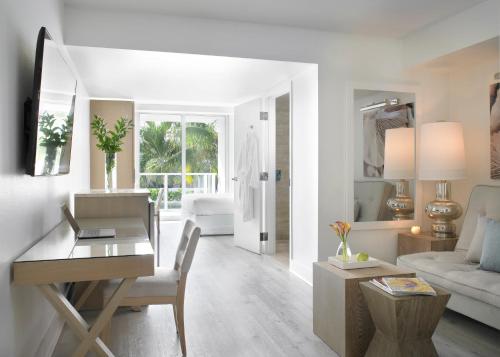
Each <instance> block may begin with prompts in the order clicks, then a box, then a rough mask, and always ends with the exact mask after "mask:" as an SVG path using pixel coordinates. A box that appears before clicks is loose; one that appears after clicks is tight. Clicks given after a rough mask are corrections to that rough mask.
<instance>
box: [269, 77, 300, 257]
mask: <svg viewBox="0 0 500 357" xmlns="http://www.w3.org/2000/svg"><path fill="white" fill-rule="evenodd" d="M285 94H290V118H289V121H290V122H289V125H290V131H289V133H288V135H289V148H290V152H289V160H290V167H289V173H290V177H289V179H290V187H289V191H288V192H289V195H290V198H289V205H290V208H289V214H290V219H289V222H290V226H289V228H288V229H289V232H290V243H289V245H290V257H289V259H290V258H291V257H292V246H293V245H292V239H293V233H292V220H291V217H292V175H291V173H292V172H293V171H292V163H293V160H292V145H293V143H292V129H293V128H292V115H293V110H292V81H291V80H287V81H285V82H282V83H280V84H279V85H277V86H275V87H274V88H272V89H271V90H270V91H269V92H268V93H266V95H265V96H264V98H265V100H264V110H265V111H267V112H268V129H269V130H268V133H269V138H268V142H269V165H268V170H269V181H268V185H267V190H266V195H265V200H264V212H265V217H264V222H265V227H264V231H267V233H268V242H267V245H266V246H265V251H263V253H265V254H269V255H273V254H276V98H277V97H280V96H282V95H285Z"/></svg>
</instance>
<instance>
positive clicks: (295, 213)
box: [290, 67, 319, 282]
mask: <svg viewBox="0 0 500 357" xmlns="http://www.w3.org/2000/svg"><path fill="white" fill-rule="evenodd" d="M318 134H319V133H318V68H317V67H313V68H311V69H308V70H307V71H305V72H303V73H301V74H299V75H297V76H296V77H294V78H293V79H292V149H291V151H292V160H291V179H292V193H291V194H292V201H291V215H292V234H293V236H292V246H291V247H290V248H291V261H290V269H291V270H292V271H293V272H295V273H296V274H298V275H299V276H301V277H302V278H303V279H304V280H306V281H308V282H312V265H311V262H314V261H316V260H318V250H317V247H318V192H319V188H318V166H319V162H318V145H317V142H318Z"/></svg>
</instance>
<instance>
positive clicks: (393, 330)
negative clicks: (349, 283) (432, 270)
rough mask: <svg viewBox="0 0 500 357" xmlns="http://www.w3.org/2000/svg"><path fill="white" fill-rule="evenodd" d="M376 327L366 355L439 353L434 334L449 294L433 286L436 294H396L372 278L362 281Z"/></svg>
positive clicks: (413, 356)
mask: <svg viewBox="0 0 500 357" xmlns="http://www.w3.org/2000/svg"><path fill="white" fill-rule="evenodd" d="M360 286H361V291H363V295H364V296H365V300H366V303H367V304H368V308H369V310H370V315H371V317H372V319H373V322H374V324H375V327H376V331H375V335H374V337H373V339H372V341H371V342H370V345H369V347H368V350H367V351H366V356H367V357H376V356H377V357H378V356H394V357H418V356H435V357H437V356H438V354H437V352H436V348H435V347H434V344H433V343H432V339H431V338H432V334H433V333H434V330H435V329H436V326H437V324H438V322H439V319H440V318H441V315H442V314H443V312H444V310H445V308H446V304H447V303H448V300H449V299H450V294H449V293H448V292H446V291H445V290H443V289H438V288H436V287H433V288H434V290H436V292H437V296H423V295H411V296H393V295H391V294H388V293H386V292H385V291H383V290H382V289H380V288H378V287H376V286H374V285H373V284H372V283H370V282H363V283H360Z"/></svg>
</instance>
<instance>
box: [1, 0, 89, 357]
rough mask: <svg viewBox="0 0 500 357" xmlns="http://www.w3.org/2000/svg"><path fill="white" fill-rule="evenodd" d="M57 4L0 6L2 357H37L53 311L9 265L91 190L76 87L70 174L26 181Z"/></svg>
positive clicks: (57, 28) (84, 119)
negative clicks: (33, 113) (76, 195)
mask: <svg viewBox="0 0 500 357" xmlns="http://www.w3.org/2000/svg"><path fill="white" fill-rule="evenodd" d="M61 15H62V9H61V8H60V7H59V5H58V2H57V1H37V0H31V1H22V2H20V1H15V0H7V1H1V2H0V48H1V49H2V50H1V51H0V78H1V80H0V120H1V123H2V130H0V197H1V201H2V204H1V206H0V227H2V234H1V236H0V246H1V249H0V316H1V328H0V331H1V332H0V356H2V357H12V356H20V357H21V356H22V357H25V356H26V357H29V356H34V355H40V353H41V352H40V353H37V352H36V351H37V348H38V346H39V344H40V341H41V339H42V337H43V336H44V334H45V332H46V331H47V329H48V328H49V324H50V322H51V320H52V319H53V317H54V316H55V312H54V310H53V309H52V307H51V306H49V304H48V303H46V302H45V300H44V299H43V298H42V296H41V294H40V293H39V292H38V291H37V290H36V289H35V288H31V287H15V286H12V285H11V283H10V266H11V262H12V261H13V260H14V259H15V258H16V257H17V256H18V255H20V254H21V253H22V252H23V251H24V250H25V249H27V248H28V247H29V246H31V245H32V244H33V243H34V242H35V241H36V240H38V239H39V238H41V237H42V236H43V235H44V234H45V233H47V232H48V231H49V230H50V229H52V228H53V227H54V226H55V225H56V224H57V223H59V222H60V221H61V219H62V217H61V213H60V209H59V204H60V203H62V202H64V201H68V198H69V192H70V191H72V190H77V189H79V188H86V187H88V186H89V174H88V167H89V146H88V145H89V137H88V125H89V124H88V100H87V99H85V97H86V92H85V90H84V88H83V87H82V86H81V83H79V85H80V86H79V90H78V98H79V99H78V100H77V103H76V108H75V129H74V131H75V133H74V141H73V152H72V162H71V174H70V175H67V176H60V177H52V178H44V177H35V178H34V177H30V176H27V175H25V174H24V166H23V163H24V155H23V149H22V147H23V102H24V100H25V99H26V97H27V96H31V91H32V81H33V67H34V58H35V45H36V38H37V35H38V30H39V28H40V27H41V26H46V27H47V28H48V30H49V31H50V33H51V35H52V36H53V37H54V38H55V40H56V42H58V43H61V41H62V26H61V19H62V16H61Z"/></svg>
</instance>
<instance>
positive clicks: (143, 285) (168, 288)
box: [104, 267, 179, 300]
mask: <svg viewBox="0 0 500 357" xmlns="http://www.w3.org/2000/svg"><path fill="white" fill-rule="evenodd" d="M178 280H179V272H178V271H176V270H173V269H168V268H159V267H157V268H155V275H153V276H145V277H140V278H138V279H137V280H136V281H135V283H134V285H132V287H131V288H130V289H129V291H128V294H127V297H149V296H162V297H164V296H177V281H178ZM119 284H120V280H118V279H114V280H111V281H109V284H108V285H107V286H106V287H105V288H104V299H105V300H107V299H108V298H110V297H111V295H112V294H113V292H114V291H115V290H116V288H117V286H118V285H119Z"/></svg>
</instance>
